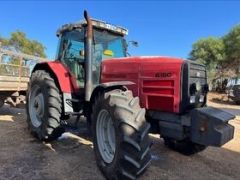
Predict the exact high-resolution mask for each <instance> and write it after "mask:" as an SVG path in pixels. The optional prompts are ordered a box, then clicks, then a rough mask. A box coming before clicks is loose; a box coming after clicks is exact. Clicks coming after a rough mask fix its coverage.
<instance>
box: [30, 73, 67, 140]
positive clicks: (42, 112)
mask: <svg viewBox="0 0 240 180" xmlns="http://www.w3.org/2000/svg"><path fill="white" fill-rule="evenodd" d="M61 112H62V100H61V95H60V92H59V89H58V87H57V86H56V84H55V82H54V79H53V78H52V77H51V76H50V74H49V73H47V72H46V71H44V70H37V71H35V72H34V73H33V74H32V76H31V80H30V84H29V90H28V94H27V123H28V127H29V129H30V131H31V132H32V134H34V135H35V136H37V137H38V138H39V139H40V140H54V139H56V138H58V137H59V136H61V134H62V133H63V132H64V129H63V128H62V127H61V125H60V117H61Z"/></svg>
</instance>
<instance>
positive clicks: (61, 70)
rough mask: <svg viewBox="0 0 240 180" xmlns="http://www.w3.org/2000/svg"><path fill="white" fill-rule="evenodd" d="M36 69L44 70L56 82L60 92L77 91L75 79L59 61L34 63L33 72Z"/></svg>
mask: <svg viewBox="0 0 240 180" xmlns="http://www.w3.org/2000/svg"><path fill="white" fill-rule="evenodd" d="M36 70H46V71H48V72H49V73H50V74H51V75H52V76H53V77H54V78H55V81H56V83H58V85H59V88H60V90H61V91H62V93H73V92H77V91H78V86H77V80H76V78H75V77H74V76H73V75H71V73H70V71H69V70H68V69H67V68H66V67H65V66H64V65H63V64H62V63H61V62H59V61H52V62H42V63H38V64H36V66H35V67H34V69H33V72H34V71H36Z"/></svg>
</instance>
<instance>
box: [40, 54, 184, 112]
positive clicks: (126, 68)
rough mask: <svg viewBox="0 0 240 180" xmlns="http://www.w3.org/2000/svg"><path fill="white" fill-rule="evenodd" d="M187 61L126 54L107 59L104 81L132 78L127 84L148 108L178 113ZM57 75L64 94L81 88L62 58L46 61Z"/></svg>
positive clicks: (102, 81)
mask: <svg viewBox="0 0 240 180" xmlns="http://www.w3.org/2000/svg"><path fill="white" fill-rule="evenodd" d="M183 62H184V60H182V59H177V58H170V57H127V58H118V59H109V60H104V61H103V62H102V66H101V83H106V82H113V81H132V82H134V83H135V84H134V85H130V86H128V88H129V89H131V90H132V91H133V94H134V96H139V98H140V103H141V106H142V107H145V108H146V109H148V110H159V111H165V112H174V113H179V108H180V100H181V88H180V87H181V68H182V64H183ZM39 65H40V66H41V65H47V66H48V67H49V68H50V69H51V70H52V71H53V73H54V74H55V75H56V77H57V79H58V82H59V86H60V88H61V91H62V92H63V93H74V92H77V91H79V87H78V86H77V83H76V82H77V81H76V78H75V76H74V75H73V74H71V73H70V72H69V70H68V68H67V67H65V66H64V65H63V64H62V63H61V62H59V61H53V62H44V63H40V64H39Z"/></svg>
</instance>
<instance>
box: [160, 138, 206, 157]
mask: <svg viewBox="0 0 240 180" xmlns="http://www.w3.org/2000/svg"><path fill="white" fill-rule="evenodd" d="M163 139H164V144H165V145H166V146H167V147H169V148H170V149H172V150H175V151H177V152H179V153H181V154H184V155H187V156H189V155H193V154H196V153H199V152H201V151H203V150H204V149H206V146H204V145H200V144H196V143H193V142H191V141H189V140H183V141H176V140H174V139H170V138H163Z"/></svg>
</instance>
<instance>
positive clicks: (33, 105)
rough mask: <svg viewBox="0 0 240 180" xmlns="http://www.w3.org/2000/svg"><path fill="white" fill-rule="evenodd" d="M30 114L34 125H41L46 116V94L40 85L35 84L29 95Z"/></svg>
mask: <svg viewBox="0 0 240 180" xmlns="http://www.w3.org/2000/svg"><path fill="white" fill-rule="evenodd" d="M28 108H29V114H30V118H31V122H32V124H33V126H35V127H39V126H40V125H41V124H42V118H43V116H44V96H43V93H42V92H41V91H40V87H39V86H38V85H35V86H34V87H33V88H32V91H31V94H30V96H29V107H28Z"/></svg>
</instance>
